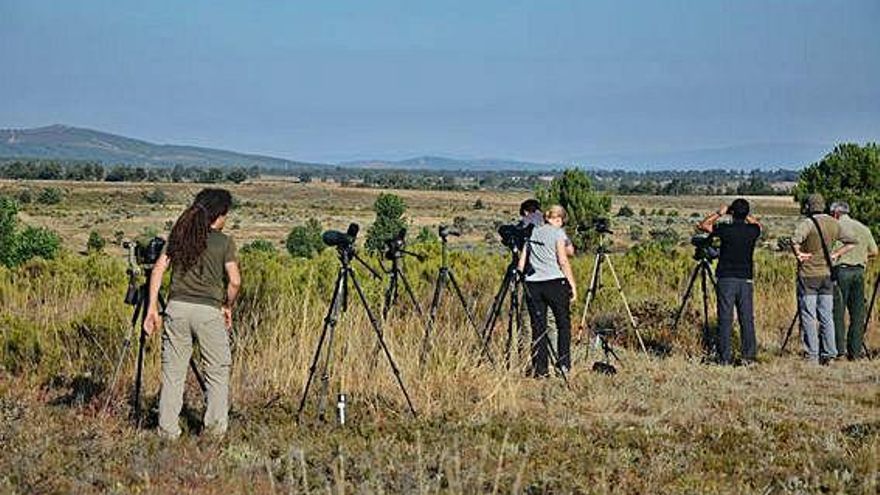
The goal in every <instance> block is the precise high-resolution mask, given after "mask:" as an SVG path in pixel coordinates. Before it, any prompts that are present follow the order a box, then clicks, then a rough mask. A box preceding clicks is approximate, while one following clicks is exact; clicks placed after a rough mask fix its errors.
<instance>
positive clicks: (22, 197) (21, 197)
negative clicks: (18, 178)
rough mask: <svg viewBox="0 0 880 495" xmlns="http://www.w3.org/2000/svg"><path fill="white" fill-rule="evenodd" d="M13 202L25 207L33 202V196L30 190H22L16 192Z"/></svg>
mask: <svg viewBox="0 0 880 495" xmlns="http://www.w3.org/2000/svg"><path fill="white" fill-rule="evenodd" d="M15 200H16V201H18V202H19V203H21V204H23V205H26V204H29V203H31V202H32V201H33V200H34V194H33V193H32V192H31V190H30V189H22V190H21V191H18V193H17V194H16V195H15Z"/></svg>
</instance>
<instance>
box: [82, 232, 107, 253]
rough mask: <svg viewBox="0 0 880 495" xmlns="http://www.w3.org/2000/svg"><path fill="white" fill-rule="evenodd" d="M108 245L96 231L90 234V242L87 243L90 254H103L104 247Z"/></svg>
mask: <svg viewBox="0 0 880 495" xmlns="http://www.w3.org/2000/svg"><path fill="white" fill-rule="evenodd" d="M105 245H107V241H105V240H104V238H103V237H101V234H99V233H98V232H97V231H96V230H93V231H91V232H89V240H88V241H87V242H86V250H87V251H89V252H101V251H103V250H104V246H105Z"/></svg>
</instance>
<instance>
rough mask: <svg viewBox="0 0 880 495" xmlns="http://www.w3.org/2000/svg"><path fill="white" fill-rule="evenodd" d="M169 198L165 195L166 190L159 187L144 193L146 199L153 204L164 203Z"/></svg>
mask: <svg viewBox="0 0 880 495" xmlns="http://www.w3.org/2000/svg"><path fill="white" fill-rule="evenodd" d="M167 199H168V198H167V196H166V195H165V191H163V190H162V189H159V188H158V187H157V188H155V189H152V190H150V191H147V192H145V193H144V201H146V202H147V203H150V204H151V205H161V204H164V203H165V201H166V200H167Z"/></svg>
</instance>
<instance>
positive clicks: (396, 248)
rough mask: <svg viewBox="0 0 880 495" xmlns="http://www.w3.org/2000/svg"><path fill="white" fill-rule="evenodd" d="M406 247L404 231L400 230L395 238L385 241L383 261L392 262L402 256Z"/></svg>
mask: <svg viewBox="0 0 880 495" xmlns="http://www.w3.org/2000/svg"><path fill="white" fill-rule="evenodd" d="M404 247H406V229H400V232H398V233H397V235H396V236H394V237H392V238H391V239H388V240H386V241H385V259H387V260H393V259H397V258H401V257H403V255H404V252H403V251H404Z"/></svg>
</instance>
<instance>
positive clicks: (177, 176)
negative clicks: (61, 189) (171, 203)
mask: <svg viewBox="0 0 880 495" xmlns="http://www.w3.org/2000/svg"><path fill="white" fill-rule="evenodd" d="M259 176H260V169H259V167H256V166H253V167H250V168H244V167H232V168H221V167H195V166H189V167H187V166H184V165H175V166H174V167H145V166H131V165H112V166H105V165H103V164H101V163H99V162H84V161H72V160H27V159H9V160H3V161H0V178H3V179H19V180H71V181H96V182H100V181H104V182H199V183H205V184H217V183H223V182H232V183H235V184H239V183H241V182H244V181H246V180H248V179H254V178H258V177H259Z"/></svg>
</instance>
